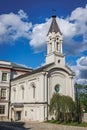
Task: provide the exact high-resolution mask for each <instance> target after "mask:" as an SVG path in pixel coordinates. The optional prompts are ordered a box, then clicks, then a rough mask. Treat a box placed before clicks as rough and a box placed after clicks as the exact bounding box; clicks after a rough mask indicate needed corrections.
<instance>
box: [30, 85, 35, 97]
mask: <svg viewBox="0 0 87 130" xmlns="http://www.w3.org/2000/svg"><path fill="white" fill-rule="evenodd" d="M31 86H32V96H33V98H35V93H36V87H35V84H34V83H31Z"/></svg>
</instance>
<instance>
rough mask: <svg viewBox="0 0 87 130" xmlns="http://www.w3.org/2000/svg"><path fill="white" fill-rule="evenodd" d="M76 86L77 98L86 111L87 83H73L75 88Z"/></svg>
mask: <svg viewBox="0 0 87 130" xmlns="http://www.w3.org/2000/svg"><path fill="white" fill-rule="evenodd" d="M76 88H77V89H78V99H79V101H80V104H81V106H82V109H83V110H84V112H87V85H81V84H75V89H76ZM75 95H76V93H75ZM75 97H76V96H75Z"/></svg>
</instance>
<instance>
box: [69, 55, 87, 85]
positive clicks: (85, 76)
mask: <svg viewBox="0 0 87 130" xmlns="http://www.w3.org/2000/svg"><path fill="white" fill-rule="evenodd" d="M71 68H72V70H73V71H74V72H75V74H76V77H75V82H77V83H78V84H87V56H83V57H81V58H79V59H78V60H77V64H76V65H75V66H71Z"/></svg>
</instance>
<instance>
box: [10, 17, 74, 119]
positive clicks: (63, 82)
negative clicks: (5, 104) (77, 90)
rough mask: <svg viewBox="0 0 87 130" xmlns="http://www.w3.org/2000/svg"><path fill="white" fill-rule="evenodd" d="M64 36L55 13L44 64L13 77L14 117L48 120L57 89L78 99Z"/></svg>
mask: <svg viewBox="0 0 87 130" xmlns="http://www.w3.org/2000/svg"><path fill="white" fill-rule="evenodd" d="M62 42H63V36H62V33H61V32H60V29H59V27H58V24H57V22H56V16H52V23H51V26H50V29H49V31H48V34H47V55H46V63H45V65H44V66H42V67H40V68H38V69H36V70H32V71H30V72H28V73H26V74H23V75H20V76H18V77H16V78H14V79H13V80H12V81H11V97H10V119H12V120H14V121H17V120H21V121H45V120H47V119H49V118H50V115H49V105H50V99H51V98H52V95H53V93H54V92H57V93H59V94H61V95H67V96H70V97H72V98H73V100H74V83H73V78H74V73H73V72H72V71H71V69H70V68H69V67H68V66H67V65H66V64H65V55H64V54H63V51H62Z"/></svg>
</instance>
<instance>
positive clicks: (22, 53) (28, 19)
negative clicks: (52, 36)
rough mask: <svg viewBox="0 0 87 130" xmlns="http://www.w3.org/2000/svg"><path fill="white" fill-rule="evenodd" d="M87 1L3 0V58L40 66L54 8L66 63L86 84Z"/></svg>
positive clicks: (0, 22)
mask: <svg viewBox="0 0 87 130" xmlns="http://www.w3.org/2000/svg"><path fill="white" fill-rule="evenodd" d="M86 4H87V0H7V1H6V0H0V60H6V61H11V62H15V63H18V64H23V65H26V66H29V67H32V68H37V67H38V66H41V65H43V64H44V62H45V56H46V34H47V32H48V29H49V26H50V23H51V20H52V19H51V16H52V10H53V9H55V10H56V15H57V22H58V25H59V27H60V30H61V32H62V33H63V51H64V53H65V55H66V63H67V64H68V65H69V66H70V67H71V68H72V69H73V71H75V72H76V78H75V80H76V81H77V82H78V83H82V84H86V83H87V5H86Z"/></svg>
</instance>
